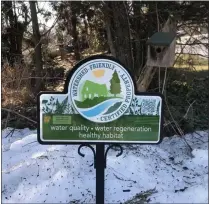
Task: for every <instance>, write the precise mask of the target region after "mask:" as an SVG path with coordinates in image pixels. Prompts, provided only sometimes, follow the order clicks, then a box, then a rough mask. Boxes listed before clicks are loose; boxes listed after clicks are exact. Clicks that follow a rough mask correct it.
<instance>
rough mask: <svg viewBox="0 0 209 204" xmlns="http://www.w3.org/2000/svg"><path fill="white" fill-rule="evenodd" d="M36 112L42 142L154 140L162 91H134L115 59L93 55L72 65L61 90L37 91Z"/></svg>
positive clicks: (157, 138)
mask: <svg viewBox="0 0 209 204" xmlns="http://www.w3.org/2000/svg"><path fill="white" fill-rule="evenodd" d="M38 117H39V127H38V139H39V142H40V143H42V144H53V143H56V144H62V143H65V144H67V143H68V144H76V143H77V144H81V143H106V144H108V143H159V142H160V134H161V126H162V96H161V95H160V94H153V93H135V84H134V83H133V80H132V77H131V75H130V73H129V72H128V71H127V69H125V68H124V66H123V65H122V64H121V63H120V62H118V61H117V60H116V59H114V58H112V57H107V56H93V57H90V58H87V59H85V60H82V61H81V62H79V63H78V64H77V65H76V66H75V67H74V68H73V69H72V71H71V72H70V74H69V75H68V76H67V79H66V82H65V87H64V92H62V93H60V92H41V93H40V94H39V95H38Z"/></svg>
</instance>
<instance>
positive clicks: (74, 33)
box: [71, 12, 80, 60]
mask: <svg viewBox="0 0 209 204" xmlns="http://www.w3.org/2000/svg"><path fill="white" fill-rule="evenodd" d="M71 23H72V37H73V46H74V53H75V59H76V60H80V52H79V43H78V33H77V29H76V27H77V17H76V15H75V14H74V12H72V13H71Z"/></svg>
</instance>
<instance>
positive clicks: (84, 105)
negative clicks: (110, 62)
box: [75, 71, 123, 117]
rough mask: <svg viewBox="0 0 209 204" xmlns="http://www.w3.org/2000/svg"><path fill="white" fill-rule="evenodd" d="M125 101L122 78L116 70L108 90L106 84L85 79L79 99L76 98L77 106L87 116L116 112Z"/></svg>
mask: <svg viewBox="0 0 209 204" xmlns="http://www.w3.org/2000/svg"><path fill="white" fill-rule="evenodd" d="M122 101H123V96H122V94H121V85H120V79H119V77H118V74H117V72H116V71H115V72H114V73H113V75H112V78H111V80H110V88H109V90H108V88H107V85H106V84H99V83H95V82H93V81H90V80H86V81H84V82H83V83H82V84H81V85H80V87H79V100H75V104H76V106H77V108H79V110H80V112H81V113H82V114H83V115H84V116H86V117H95V116H98V115H102V114H106V113H107V112H108V113H111V112H114V111H115V110H117V109H118V108H119V107H120V105H121V103H122Z"/></svg>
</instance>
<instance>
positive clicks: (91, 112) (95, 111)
mask: <svg viewBox="0 0 209 204" xmlns="http://www.w3.org/2000/svg"><path fill="white" fill-rule="evenodd" d="M119 101H121V99H119V98H113V99H109V100H107V101H104V102H102V103H100V104H97V105H96V106H94V107H92V108H89V109H88V110H82V109H80V112H81V113H82V114H83V115H84V116H86V117H95V116H97V115H99V114H101V113H102V112H104V111H105V110H107V109H108V108H109V107H110V106H112V105H114V104H115V103H116V102H119Z"/></svg>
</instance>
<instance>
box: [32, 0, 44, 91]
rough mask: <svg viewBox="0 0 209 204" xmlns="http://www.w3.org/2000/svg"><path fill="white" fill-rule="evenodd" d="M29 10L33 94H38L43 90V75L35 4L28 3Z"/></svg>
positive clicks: (33, 2)
mask: <svg viewBox="0 0 209 204" xmlns="http://www.w3.org/2000/svg"><path fill="white" fill-rule="evenodd" d="M29 4H30V10H31V18H32V26H33V37H34V43H35V48H34V49H35V77H37V78H36V80H35V89H34V92H35V94H38V93H39V92H40V91H41V89H42V88H43V82H42V73H43V61H42V52H41V35H40V32H39V25H38V18H37V11H36V2H35V1H30V2H29Z"/></svg>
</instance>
